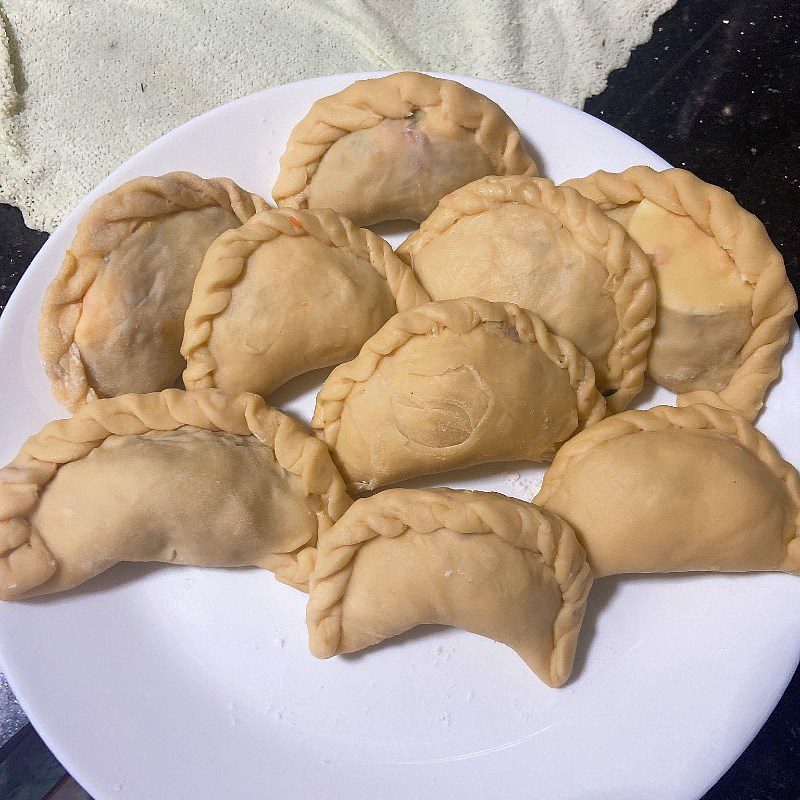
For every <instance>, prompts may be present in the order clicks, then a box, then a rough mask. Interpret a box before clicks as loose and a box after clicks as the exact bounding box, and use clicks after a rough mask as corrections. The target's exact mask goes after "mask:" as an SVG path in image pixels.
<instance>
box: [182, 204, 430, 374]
mask: <svg viewBox="0 0 800 800" xmlns="http://www.w3.org/2000/svg"><path fill="white" fill-rule="evenodd" d="M278 236H293V237H300V236H311V237H312V238H314V239H316V240H317V241H319V242H322V243H323V244H326V245H332V246H334V247H337V248H340V249H342V250H345V251H346V252H349V253H353V254H354V255H356V256H358V257H359V258H361V259H362V260H364V261H367V262H369V264H370V266H371V267H372V268H373V269H374V270H375V272H377V273H378V275H380V276H381V277H382V278H384V279H385V280H386V283H387V284H388V287H389V291H390V292H391V294H392V297H393V298H394V302H395V305H396V306H397V309H398V310H399V311H402V310H405V309H406V308H410V307H412V306H415V305H419V304H420V303H426V302H428V301H429V300H430V298H429V297H428V295H427V293H426V292H425V290H424V289H423V288H422V287H421V286H420V285H419V283H418V282H417V279H416V277H415V275H414V273H413V271H412V270H411V268H410V267H408V265H407V264H405V263H404V262H403V261H401V260H400V259H399V258H397V256H395V254H394V251H393V250H392V248H391V245H390V244H389V243H388V242H387V241H385V240H384V239H382V238H381V237H380V236H378V235H377V234H375V233H373V232H372V231H369V230H366V229H365V228H359V227H357V226H356V225H355V224H354V223H353V222H351V221H350V220H349V219H347V217H343V216H341V215H340V214H337V213H336V212H335V211H330V210H328V209H324V210H313V211H302V210H295V209H281V208H270V209H268V210H266V211H262V212H260V213H258V214H256V215H254V216H253V217H252V218H251V219H250V220H248V221H247V222H246V223H245V224H244V225H242V227H241V228H236V229H233V230H229V231H226V232H225V233H223V234H222V235H221V236H220V237H219V238H218V239H217V240H216V241H215V242H214V243H213V244H212V245H211V247H210V248H209V249H208V252H207V253H206V256H205V258H204V259H203V264H202V266H201V267H200V271H199V272H198V274H197V278H196V279H195V283H194V289H193V290H192V299H191V302H190V303H189V308H188V310H187V311H186V318H185V320H184V333H183V344H182V345H181V355H182V356H183V357H184V358H185V359H186V369H185V370H184V373H183V382H184V385H185V386H186V388H187V389H199V388H210V387H213V386H215V385H216V381H215V378H214V373H215V372H216V370H217V366H218V365H217V360H216V358H215V357H214V356H213V355H212V353H211V350H210V347H209V343H210V341H211V337H212V336H213V330H214V320H215V319H216V318H217V317H218V316H219V315H220V314H222V313H223V312H224V311H225V309H226V308H227V307H228V306H229V305H230V302H231V298H232V297H233V290H234V288H235V285H236V283H237V282H238V281H239V279H240V278H241V276H242V273H243V272H244V270H245V267H246V265H247V261H248V259H249V258H250V257H251V256H252V255H253V253H254V252H255V251H256V250H257V249H258V248H259V247H261V245H263V244H266V243H267V242H271V241H272V240H273V239H276V238H277V237H278Z"/></svg>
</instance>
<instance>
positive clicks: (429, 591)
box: [306, 489, 592, 686]
mask: <svg viewBox="0 0 800 800" xmlns="http://www.w3.org/2000/svg"><path fill="white" fill-rule="evenodd" d="M591 584H592V578H591V573H590V570H589V567H588V565H587V563H586V556H585V554H584V552H583V550H582V549H581V547H580V545H579V544H578V542H577V540H576V538H575V534H574V533H573V532H572V530H571V529H570V527H569V525H567V524H566V523H565V522H564V521H563V520H561V519H559V518H558V517H557V516H556V515H555V514H550V513H549V512H547V511H542V510H540V509H537V508H536V507H535V506H533V505H531V504H530V503H524V502H523V501H520V500H513V499H511V498H510V497H504V496H503V495H500V494H490V493H485V492H467V491H455V490H453V489H433V490H427V491H423V490H415V489H389V490H387V491H385V492H380V493H379V494H376V495H373V496H372V497H368V498H365V499H363V500H357V501H356V502H355V503H354V504H353V506H351V508H350V509H349V511H347V512H346V513H345V515H344V516H343V517H342V518H341V519H340V520H339V522H338V523H337V524H336V525H335V526H334V527H333V528H332V529H331V530H330V532H329V533H328V535H327V536H326V537H325V539H324V541H321V542H320V546H319V549H318V554H317V565H316V567H315V569H314V573H313V574H312V576H311V582H310V586H311V592H310V596H309V600H308V611H307V615H306V619H307V623H308V637H309V644H310V647H311V652H312V653H313V654H314V655H315V656H317V657H318V658H329V657H330V656H334V655H337V654H338V653H351V652H353V651H355V650H361V649H363V648H365V647H369V646H370V645H373V644H376V643H377V642H380V641H382V640H384V639H388V638H389V637H391V636H396V635H397V634H400V633H403V632H404V631H407V630H409V629H411V628H414V627H416V626H417V625H426V624H431V623H439V624H444V625H452V626H455V627H458V628H463V629H464V630H468V631H471V632H472V633H477V634H480V635H482V636H488V637H490V638H492V639H495V640H497V641H499V642H502V643H503V644H506V645H508V646H509V647H511V648H513V649H514V650H515V651H516V652H517V654H518V655H519V656H520V658H522V659H523V660H524V661H525V663H526V664H527V665H528V666H529V667H530V668H531V670H533V672H534V673H536V675H537V676H538V677H539V678H541V680H543V681H544V682H545V683H546V684H548V686H561V685H562V684H563V683H565V682H566V681H567V680H568V678H569V675H570V672H571V670H572V661H573V657H574V655H575V645H576V643H577V640H578V632H579V631H580V626H581V621H582V619H583V612H584V609H585V606H586V597H587V595H588V593H589V589H590V587H591Z"/></svg>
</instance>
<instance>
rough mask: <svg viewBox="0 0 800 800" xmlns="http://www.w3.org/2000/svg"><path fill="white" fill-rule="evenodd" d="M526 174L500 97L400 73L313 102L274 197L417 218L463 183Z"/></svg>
mask: <svg viewBox="0 0 800 800" xmlns="http://www.w3.org/2000/svg"><path fill="white" fill-rule="evenodd" d="M523 173H524V174H527V175H535V174H536V166H535V164H534V163H533V161H532V159H531V158H530V156H528V154H527V153H526V152H525V150H524V148H523V147H522V144H521V142H520V134H519V131H518V130H517V127H516V125H514V123H513V122H512V121H511V120H510V119H509V118H508V117H507V116H506V114H505V112H504V111H503V110H502V109H501V108H500V107H499V106H498V105H497V104H496V103H493V102H492V101H491V100H489V98H488V97H484V96H483V95H482V94H478V92H474V91H473V90H472V89H468V88H467V87H466V86H462V85H461V84H460V83H456V82H454V81H448V80H443V79H442V78H434V77H431V76H430V75H422V74H420V73H417V72H399V73H396V74H394V75H387V76H386V77H384V78H371V79H369V80H363V81H356V82H355V83H354V84H353V85H352V86H349V87H348V88H347V89H344V90H343V91H341V92H338V93H337V94H334V95H331V96H330V97H323V98H322V99H321V100H317V102H316V103H314V105H313V106H311V110H310V111H309V112H308V114H307V115H306V117H305V118H304V119H303V120H301V121H300V122H299V123H298V124H297V126H296V127H295V128H294V130H293V131H292V133H291V135H290V136H289V141H288V142H287V144H286V151H285V152H284V154H283V156H281V171H280V174H279V175H278V180H277V181H276V183H275V187H274V189H273V190H272V196H273V197H274V198H275V201H276V202H277V203H278V205H280V206H289V207H291V208H333V209H335V210H336V211H338V212H339V213H340V214H344V215H345V216H347V217H350V218H351V219H352V220H353V221H354V222H355V223H356V224H357V225H372V224H374V223H376V222H382V221H384V220H390V219H409V220H414V221H415V222H421V221H422V220H423V219H425V217H427V216H428V215H429V214H430V213H431V211H433V209H434V208H435V207H436V204H437V203H438V202H439V200H440V199H441V198H442V197H444V195H446V194H448V193H449V192H451V191H453V189H457V188H458V187H459V186H464V184H467V183H469V182H470V181H473V180H475V179H476V178H480V177H483V176H484V175H520V174H523Z"/></svg>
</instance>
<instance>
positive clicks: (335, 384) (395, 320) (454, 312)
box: [311, 297, 606, 450]
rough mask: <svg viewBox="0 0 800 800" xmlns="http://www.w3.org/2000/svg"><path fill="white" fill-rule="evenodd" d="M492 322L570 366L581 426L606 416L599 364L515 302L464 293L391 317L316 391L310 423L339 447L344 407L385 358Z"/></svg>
mask: <svg viewBox="0 0 800 800" xmlns="http://www.w3.org/2000/svg"><path fill="white" fill-rule="evenodd" d="M493 323H500V324H503V325H508V326H511V327H513V328H514V329H515V330H516V331H517V334H518V335H519V338H520V339H521V340H522V341H525V342H530V343H532V344H536V345H538V346H539V347H540V348H541V349H542V351H543V352H544V354H545V355H546V356H547V357H548V358H549V359H550V361H552V362H553V363H554V364H556V365H557V366H558V367H560V368H561V369H566V370H567V373H568V375H569V380H570V385H571V387H572V390H573V391H574V392H575V401H576V406H577V413H578V428H577V430H582V429H583V428H584V427H586V426H588V425H591V424H593V423H595V422H597V421H598V420H601V419H603V417H604V416H605V414H606V401H605V399H604V398H603V396H602V395H601V394H600V392H598V391H597V388H596V386H595V374H594V367H592V364H591V362H590V361H589V359H587V358H586V357H585V356H584V355H583V354H582V353H581V352H580V351H579V350H578V349H577V348H576V347H575V345H574V344H572V342H570V341H569V340H568V339H565V338H563V337H561V336H556V335H555V334H554V333H552V332H551V331H550V330H549V328H548V327H547V326H546V325H545V324H544V322H542V320H541V319H540V318H539V317H537V316H536V315H535V314H533V313H531V312H529V311H527V310H526V309H524V308H520V306H517V305H514V304H513V303H492V302H490V301H488V300H482V299H480V298H477V297H463V298H459V299H458V300H442V301H439V302H433V303H428V304H425V305H421V306H418V307H416V308H413V309H409V310H408V311H406V312H404V313H403V314H402V315H401V314H398V315H396V316H395V317H392V319H390V320H389V322H387V323H386V325H384V327H383V328H381V330H380V331H378V333H376V334H375V335H374V336H372V337H371V338H370V339H368V340H367V342H366V343H365V344H364V346H363V347H362V348H361V352H360V353H359V354H358V355H357V356H356V357H355V358H354V359H353V360H352V361H348V362H346V363H344V364H340V365H339V366H338V367H336V369H334V370H333V372H332V373H331V374H330V376H329V377H328V380H326V381H325V383H324V384H323V386H322V388H321V389H320V391H319V393H318V394H317V402H316V406H315V408H314V416H313V417H312V420H311V427H312V428H314V429H316V430H319V431H321V435H322V436H323V438H324V440H325V443H326V444H327V445H328V447H329V448H331V450H334V449H335V447H336V440H337V439H338V436H339V423H340V421H341V416H342V411H343V409H344V406H345V404H346V403H347V399H348V397H349V396H350V393H351V392H352V391H353V390H354V389H355V387H356V386H357V385H358V384H360V383H364V382H366V381H368V380H369V379H370V378H371V377H372V376H373V375H374V374H375V372H376V370H377V369H378V365H379V364H380V362H381V361H382V360H383V359H384V358H386V357H388V356H391V355H393V354H394V353H395V352H397V351H398V350H399V349H400V348H401V347H402V346H403V345H405V344H406V343H407V342H409V341H410V340H411V339H413V338H414V337H416V336H429V335H431V334H433V333H441V331H443V330H453V331H457V332H459V333H468V332H469V331H472V330H474V329H475V328H477V327H479V326H481V325H486V324H493ZM577 430H576V432H577ZM573 435H574V434H573Z"/></svg>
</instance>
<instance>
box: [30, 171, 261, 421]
mask: <svg viewBox="0 0 800 800" xmlns="http://www.w3.org/2000/svg"><path fill="white" fill-rule="evenodd" d="M266 207H267V204H266V202H265V201H264V200H262V199H261V198H260V197H258V196H257V195H254V194H250V193H249V192H246V191H244V189H241V188H240V187H239V186H237V185H236V184H235V183H234V182H233V181H231V180H228V179H227V178H212V179H205V178H199V177H198V176H197V175H192V174H191V173H190V172H173V173H170V174H168V175H162V176H160V177H155V178H134V180H132V181H128V182H127V183H124V184H123V185H122V186H120V187H119V188H117V189H115V190H114V191H113V192H111V193H110V194H107V195H105V196H104V197H101V198H100V199H99V200H97V201H96V202H95V203H94V205H92V207H91V208H90V209H89V210H88V211H87V212H86V215H85V216H84V217H83V219H82V220H81V222H80V224H79V225H78V231H77V233H76V234H75V238H74V239H73V241H72V245H71V246H70V249H69V250H67V255H66V257H65V259H64V263H63V265H62V267H61V271H60V272H59V273H58V275H57V276H56V278H55V280H54V281H53V282H52V283H51V284H50V286H49V288H48V289H47V293H46V294H45V297H44V302H43V304H42V314H41V319H40V321H39V347H40V351H41V355H42V361H43V363H44V368H45V371H46V372H47V376H48V377H49V378H50V382H51V384H52V389H53V395H54V396H55V398H56V399H57V400H58V401H59V402H60V403H63V404H64V405H65V406H67V407H69V408H74V407H75V406H77V405H79V404H80V403H83V402H84V401H85V400H92V399H93V398H95V397H113V396H115V395H119V394H126V393H128V392H153V391H158V390H160V389H167V388H169V387H171V386H174V385H175V383H176V381H177V380H178V379H179V378H180V376H181V372H182V371H183V368H184V361H183V358H182V357H181V354H180V347H181V340H182V338H183V317H184V315H185V314H186V309H187V307H188V305H189V299H190V298H191V296H192V284H193V283H194V279H195V275H197V271H198V270H199V269H200V263H201V262H202V260H203V255H204V254H205V252H206V248H207V247H208V246H209V245H210V244H211V242H213V241H214V239H216V238H217V236H219V235H220V234H221V233H222V232H223V231H226V230H228V229H229V228H237V227H239V225H241V224H242V223H243V222H244V221H245V220H247V219H249V218H250V217H252V216H253V214H255V213H256V211H258V210H260V209H262V208H266Z"/></svg>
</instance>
